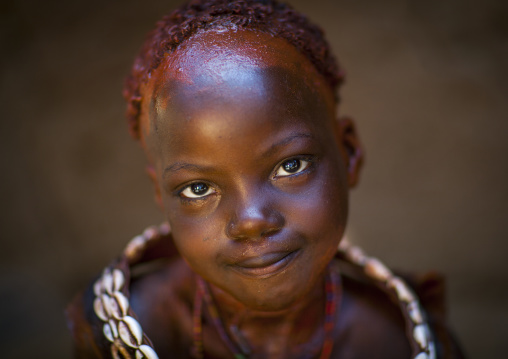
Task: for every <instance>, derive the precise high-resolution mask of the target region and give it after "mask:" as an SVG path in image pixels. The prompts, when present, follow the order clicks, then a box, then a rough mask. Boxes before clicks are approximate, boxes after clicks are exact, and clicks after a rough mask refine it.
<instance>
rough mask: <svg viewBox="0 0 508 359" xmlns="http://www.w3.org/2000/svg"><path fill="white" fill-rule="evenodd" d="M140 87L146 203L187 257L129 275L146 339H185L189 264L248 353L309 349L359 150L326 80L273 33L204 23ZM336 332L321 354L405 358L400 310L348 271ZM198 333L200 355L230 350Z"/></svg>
mask: <svg viewBox="0 0 508 359" xmlns="http://www.w3.org/2000/svg"><path fill="white" fill-rule="evenodd" d="M143 99H144V100H143V102H142V118H141V119H142V123H141V125H142V142H143V144H144V146H145V148H146V151H147V154H148V157H149V161H150V164H151V168H153V170H151V171H150V174H151V177H152V179H153V181H154V184H155V188H156V197H157V201H158V202H159V204H160V205H161V207H162V208H163V211H164V213H165V215H166V217H167V219H168V220H169V222H170V224H171V227H172V234H173V238H174V242H175V245H176V246H177V248H178V250H179V252H180V254H181V256H182V258H183V259H184V260H185V262H186V263H184V262H183V261H180V262H176V263H174V264H173V265H172V267H171V268H167V269H166V270H164V271H161V272H158V273H156V274H153V275H151V276H147V277H145V278H143V279H142V280H140V281H139V282H137V283H134V284H133V286H132V292H133V294H132V305H133V308H134V310H135V311H136V312H137V313H138V315H139V318H140V321H141V324H142V325H143V327H144V328H145V331H146V332H147V333H148V335H149V336H150V337H151V338H152V339H153V340H154V344H155V348H156V350H157V351H158V352H159V354H160V355H161V357H164V354H165V352H167V353H171V352H173V353H175V352H181V353H186V352H187V350H188V348H189V346H190V344H191V343H192V339H191V338H192V324H191V323H192V322H191V319H192V318H191V315H192V300H193V296H194V289H195V288H194V279H193V276H192V271H194V272H195V273H197V274H198V275H200V276H201V277H202V278H204V279H205V280H206V281H208V282H209V283H210V284H211V289H212V293H213V296H214V298H215V300H216V302H217V304H218V307H219V309H220V311H221V317H222V320H223V322H224V323H225V327H226V328H229V326H230V325H231V324H235V325H237V326H238V327H239V329H240V331H241V333H242V336H243V337H245V339H246V341H247V342H248V343H249V346H250V348H251V349H252V350H253V352H254V355H253V356H252V357H253V358H295V357H302V358H303V357H309V354H308V353H312V352H317V353H319V351H320V348H321V346H322V342H323V330H322V328H323V323H324V304H325V298H324V275H325V270H326V267H327V265H328V263H329V262H330V261H331V260H332V258H333V256H334V254H335V252H336V248H337V245H338V243H339V241H340V238H341V237H342V235H343V232H344V228H345V225H346V219H347V208H348V191H349V188H351V187H352V186H354V185H355V184H356V182H357V178H358V173H359V168H360V164H361V161H362V151H361V149H360V144H359V141H358V138H357V135H356V132H355V128H354V125H353V123H352V122H351V120H349V119H337V114H336V104H335V101H334V97H333V93H332V90H331V89H330V87H329V85H328V84H327V83H326V81H325V79H324V78H323V77H322V75H320V74H319V73H318V72H317V71H316V70H315V68H314V67H313V65H312V64H311V63H310V62H309V60H307V58H305V57H304V56H303V55H301V54H300V53H298V51H297V50H296V49H295V48H293V47H292V46H291V45H289V44H288V43H287V42H286V41H284V40H281V39H277V38H273V37H271V36H270V35H267V34H262V33H258V32H255V31H252V30H240V31H236V32H235V31H233V30H226V31H218V30H209V31H207V32H201V33H198V34H196V35H194V36H193V37H191V38H190V39H189V40H187V41H186V42H185V43H184V44H183V45H182V46H181V47H180V48H179V49H178V50H177V51H176V52H174V53H172V54H171V55H169V56H167V57H166V59H165V60H164V62H163V63H162V64H161V66H160V67H159V68H158V69H157V70H156V71H154V73H152V76H151V78H150V80H149V82H148V83H147V84H146V86H144V88H143ZM291 165H293V168H291ZM285 168H286V169H287V168H289V171H286V170H285ZM200 191H201V192H200ZM189 267H190V268H192V270H191V269H190V268H189ZM176 308H178V309H176ZM334 335H335V338H336V345H335V349H334V352H333V357H337V358H338V357H341V358H366V357H369V358H398V357H401V358H407V357H409V347H408V345H407V344H406V339H405V337H404V332H403V327H402V321H401V318H400V317H398V316H397V313H396V311H394V310H393V308H392V306H391V305H390V303H388V302H387V300H386V299H383V296H382V295H380V294H379V293H377V292H375V291H374V292H373V291H372V289H370V290H367V289H365V288H363V287H361V286H360V287H358V286H354V285H347V283H346V286H345V289H344V297H343V301H342V306H341V308H340V311H338V314H337V326H336V328H335V331H334ZM204 337H205V352H206V353H207V355H210V356H211V357H221V358H226V357H232V355H231V353H229V352H228V350H227V348H226V347H224V345H223V344H222V342H221V340H220V339H219V338H218V337H217V334H216V333H215V331H214V329H213V328H212V327H211V326H210V324H209V323H206V324H205V326H204ZM366 343H369V344H368V345H367V344H366Z"/></svg>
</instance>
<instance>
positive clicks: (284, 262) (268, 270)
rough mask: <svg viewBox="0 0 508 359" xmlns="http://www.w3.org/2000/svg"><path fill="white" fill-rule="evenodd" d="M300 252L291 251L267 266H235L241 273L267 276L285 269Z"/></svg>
mask: <svg viewBox="0 0 508 359" xmlns="http://www.w3.org/2000/svg"><path fill="white" fill-rule="evenodd" d="M299 252H300V251H299V250H296V251H294V252H291V253H289V254H288V255H287V256H285V257H284V258H282V259H280V260H279V261H277V262H275V263H273V264H270V265H268V266H266V267H257V268H247V267H240V266H233V268H234V269H235V270H236V271H237V272H239V273H240V274H243V275H246V276H249V277H257V278H267V277H271V276H273V275H275V274H278V273H280V272H282V271H284V270H285V269H286V268H287V267H288V266H289V265H290V264H291V263H292V262H293V260H294V259H295V258H296V256H297V255H298V253H299Z"/></svg>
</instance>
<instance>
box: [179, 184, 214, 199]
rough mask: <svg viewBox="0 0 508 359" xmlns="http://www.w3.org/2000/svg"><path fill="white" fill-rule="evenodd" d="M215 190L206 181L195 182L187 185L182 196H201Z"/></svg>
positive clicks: (181, 193)
mask: <svg viewBox="0 0 508 359" xmlns="http://www.w3.org/2000/svg"><path fill="white" fill-rule="evenodd" d="M213 192H214V190H213V189H212V188H211V187H210V186H208V185H207V184H206V183H204V182H194V183H191V184H190V185H188V186H187V187H185V188H184V189H183V190H182V191H181V192H180V196H183V197H187V198H201V197H205V196H208V195H209V194H212V193H213Z"/></svg>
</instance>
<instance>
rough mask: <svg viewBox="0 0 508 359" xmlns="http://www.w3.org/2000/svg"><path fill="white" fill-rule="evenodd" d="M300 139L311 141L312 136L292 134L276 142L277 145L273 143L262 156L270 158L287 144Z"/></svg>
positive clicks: (302, 133)
mask: <svg viewBox="0 0 508 359" xmlns="http://www.w3.org/2000/svg"><path fill="white" fill-rule="evenodd" d="M300 138H310V139H313V138H314V136H312V135H311V134H310V133H304V132H301V133H295V134H292V135H290V136H288V137H286V138H284V139H283V140H281V141H279V142H277V143H274V144H273V145H271V146H270V148H268V149H267V150H266V151H265V152H264V154H263V156H266V157H268V156H271V155H273V154H274V153H275V152H277V151H278V150H279V149H280V148H281V147H284V146H286V145H288V144H289V143H291V142H293V141H295V140H297V139H300Z"/></svg>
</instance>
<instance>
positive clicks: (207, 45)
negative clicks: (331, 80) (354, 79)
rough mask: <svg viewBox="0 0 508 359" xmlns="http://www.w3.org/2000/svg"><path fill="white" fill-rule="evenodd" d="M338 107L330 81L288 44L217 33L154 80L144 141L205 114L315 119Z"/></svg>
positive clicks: (171, 59) (167, 61) (251, 34)
mask: <svg viewBox="0 0 508 359" xmlns="http://www.w3.org/2000/svg"><path fill="white" fill-rule="evenodd" d="M278 100H280V101H278ZM225 105H230V106H225ZM334 106H335V102H334V96H333V92H332V90H331V88H330V87H329V85H328V84H327V82H326V81H325V79H324V77H323V76H322V75H321V74H320V73H318V72H317V70H316V69H315V67H314V66H313V64H312V63H311V62H310V61H309V60H308V59H307V58H306V57H305V56H304V55H302V54H301V53H299V52H298V50H297V49H296V48H294V47H293V46H292V45H290V44H289V43H288V42H286V41H285V40H283V39H280V38H275V37H273V36H271V35H269V34H266V33H262V32H259V31H253V30H232V29H211V30H207V31H201V32H198V33H197V34H195V35H193V36H192V37H191V38H189V39H188V40H186V41H185V42H184V43H183V44H182V45H181V46H180V47H179V48H178V49H177V50H176V51H175V52H173V53H172V54H169V55H166V57H165V58H164V61H163V62H162V63H161V65H160V66H159V68H158V69H156V70H155V71H154V72H153V73H152V74H151V77H150V79H149V81H148V83H147V84H146V86H145V87H144V88H143V102H142V116H141V125H142V137H144V138H148V136H149V135H150V134H153V133H154V132H156V130H157V128H159V127H161V126H164V124H165V123H167V122H168V121H171V120H172V119H176V118H182V115H183V117H185V118H188V119H191V118H192V117H193V114H194V113H195V112H202V111H203V109H204V108H207V110H208V111H213V112H220V111H223V112H224V111H227V110H234V109H235V108H236V109H237V110H238V109H242V110H243V111H249V110H252V111H280V112H281V115H287V116H291V115H292V113H296V112H299V113H300V116H305V114H306V113H308V116H312V112H313V111H314V110H315V109H316V107H321V111H323V110H324V109H325V111H328V112H333V111H334ZM332 116H333V114H332Z"/></svg>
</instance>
